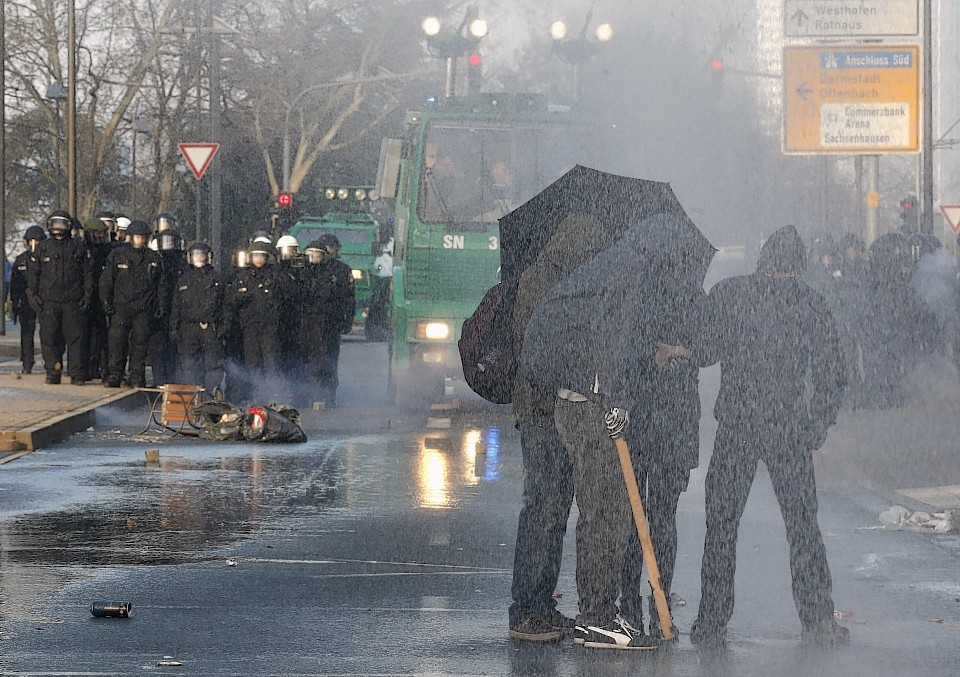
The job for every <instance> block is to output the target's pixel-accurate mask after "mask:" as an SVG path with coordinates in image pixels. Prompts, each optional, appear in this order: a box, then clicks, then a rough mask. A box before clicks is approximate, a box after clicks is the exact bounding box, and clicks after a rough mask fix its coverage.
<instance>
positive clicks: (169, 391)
mask: <svg viewBox="0 0 960 677" xmlns="http://www.w3.org/2000/svg"><path fill="white" fill-rule="evenodd" d="M140 391H141V392H143V393H144V394H146V396H147V400H148V401H149V402H150V417H149V418H148V419H147V425H146V426H145V427H144V429H143V430H142V431H140V435H147V434H148V433H150V432H151V431H153V432H155V433H157V434H171V435H190V436H192V437H196V436H198V434H199V430H200V427H201V424H202V421H201V420H200V419H199V418H198V417H197V414H196V407H197V406H199V405H200V404H201V403H202V402H203V401H204V399H205V392H206V391H205V389H204V387H203V386H199V385H190V384H184V383H168V384H166V385H162V386H160V387H159V388H140Z"/></svg>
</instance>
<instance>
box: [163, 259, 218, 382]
mask: <svg viewBox="0 0 960 677" xmlns="http://www.w3.org/2000/svg"><path fill="white" fill-rule="evenodd" d="M187 258H188V260H189V261H188V263H189V267H188V268H187V269H186V270H185V271H184V272H183V273H181V274H180V277H179V278H178V279H177V284H176V285H175V286H174V288H173V301H172V303H171V309H170V339H171V342H172V343H174V344H175V345H176V347H177V354H178V355H179V358H180V372H181V374H182V375H183V379H184V381H185V382H186V383H193V384H202V385H203V386H204V388H206V390H207V392H208V393H210V394H212V395H214V397H218V396H219V393H220V383H221V381H223V352H222V351H221V350H220V336H221V335H222V332H223V323H222V315H221V313H222V311H223V291H224V288H223V284H222V283H221V281H220V275H219V273H217V271H216V270H215V269H214V267H213V251H212V250H211V249H210V245H208V244H206V243H205V242H196V243H194V244H192V245H190V247H189V249H188V251H187Z"/></svg>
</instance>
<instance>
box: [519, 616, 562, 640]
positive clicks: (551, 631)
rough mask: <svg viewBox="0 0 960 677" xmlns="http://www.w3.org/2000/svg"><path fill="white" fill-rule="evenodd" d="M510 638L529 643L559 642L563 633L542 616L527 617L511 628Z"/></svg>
mask: <svg viewBox="0 0 960 677" xmlns="http://www.w3.org/2000/svg"><path fill="white" fill-rule="evenodd" d="M509 634H510V636H511V637H513V638H514V639H522V640H526V641H527V642H559V641H560V639H561V638H562V637H563V631H562V630H561V629H560V628H558V627H557V626H555V625H553V624H552V623H550V622H548V621H547V619H546V618H544V617H542V616H527V617H526V618H525V619H523V620H522V621H520V622H519V623H517V624H515V625H511V626H510V633H509Z"/></svg>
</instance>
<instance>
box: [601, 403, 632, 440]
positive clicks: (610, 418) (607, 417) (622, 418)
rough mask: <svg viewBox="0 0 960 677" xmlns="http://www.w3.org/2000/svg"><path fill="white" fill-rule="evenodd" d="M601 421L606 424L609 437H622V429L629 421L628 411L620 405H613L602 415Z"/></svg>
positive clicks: (615, 438)
mask: <svg viewBox="0 0 960 677" xmlns="http://www.w3.org/2000/svg"><path fill="white" fill-rule="evenodd" d="M603 422H604V424H606V426H607V433H608V434H609V435H610V438H611V439H614V440H617V439H620V438H621V437H623V431H624V429H625V428H626V427H627V423H629V422H630V412H629V411H627V410H626V409H621V408H620V407H614V408H613V409H611V410H610V411H608V412H607V413H606V414H604V415H603Z"/></svg>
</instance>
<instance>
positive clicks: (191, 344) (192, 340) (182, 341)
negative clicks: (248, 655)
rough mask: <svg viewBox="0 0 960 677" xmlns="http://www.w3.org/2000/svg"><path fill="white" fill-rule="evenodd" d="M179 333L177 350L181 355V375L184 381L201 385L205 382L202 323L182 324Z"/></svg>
mask: <svg viewBox="0 0 960 677" xmlns="http://www.w3.org/2000/svg"><path fill="white" fill-rule="evenodd" d="M179 334H180V335H179V341H178V345H177V352H178V354H179V355H180V375H181V376H182V377H183V382H184V383H187V384H191V385H200V384H202V383H203V368H202V359H203V347H202V345H201V341H200V325H194V324H184V325H180V329H179Z"/></svg>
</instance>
